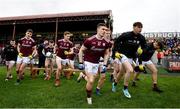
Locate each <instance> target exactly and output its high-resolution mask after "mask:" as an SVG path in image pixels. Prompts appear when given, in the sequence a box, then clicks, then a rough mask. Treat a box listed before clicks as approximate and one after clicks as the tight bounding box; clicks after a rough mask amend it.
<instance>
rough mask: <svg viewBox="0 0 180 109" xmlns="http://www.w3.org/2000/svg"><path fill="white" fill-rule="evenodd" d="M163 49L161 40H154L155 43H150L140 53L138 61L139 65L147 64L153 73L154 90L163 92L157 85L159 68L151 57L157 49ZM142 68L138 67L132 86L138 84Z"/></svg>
mask: <svg viewBox="0 0 180 109" xmlns="http://www.w3.org/2000/svg"><path fill="white" fill-rule="evenodd" d="M159 49H161V50H162V49H163V44H162V43H161V42H158V41H157V42H156V41H155V42H153V43H148V45H147V46H146V49H144V50H143V53H142V54H141V55H140V58H139V61H137V65H139V64H141V63H142V65H144V66H146V67H147V68H148V69H149V70H150V71H151V73H152V81H153V91H156V92H159V93H160V92H162V90H160V89H159V88H158V86H157V73H158V70H157V68H156V66H155V65H154V64H153V63H152V61H151V57H152V55H153V54H154V52H155V50H159ZM140 71H141V70H139V69H136V70H135V73H134V79H133V84H132V86H136V79H137V77H138V75H139V73H140Z"/></svg>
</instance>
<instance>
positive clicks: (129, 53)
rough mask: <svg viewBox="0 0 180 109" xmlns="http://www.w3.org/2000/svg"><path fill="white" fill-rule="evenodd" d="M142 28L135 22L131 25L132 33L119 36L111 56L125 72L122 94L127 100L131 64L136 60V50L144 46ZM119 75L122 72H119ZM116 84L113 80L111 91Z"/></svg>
mask: <svg viewBox="0 0 180 109" xmlns="http://www.w3.org/2000/svg"><path fill="white" fill-rule="evenodd" d="M142 27H143V25H142V23H141V22H135V23H134V24H133V31H131V32H126V33H123V34H121V35H120V36H119V37H118V38H117V39H116V41H115V43H114V51H113V55H114V57H116V58H119V59H120V62H121V63H122V69H124V71H125V75H124V88H123V94H124V95H125V97H127V98H131V95H130V93H129V91H128V84H129V78H130V74H131V73H133V67H132V65H131V64H133V60H134V59H136V58H137V49H138V48H139V46H141V47H142V49H143V48H145V46H146V40H145V37H144V36H143V35H142V34H141V31H142ZM120 73H123V72H122V71H120ZM119 76H121V74H119ZM117 82H118V81H117V80H115V82H113V83H112V90H114V91H115V88H116V85H117Z"/></svg>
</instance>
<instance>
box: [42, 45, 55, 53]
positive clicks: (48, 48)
mask: <svg viewBox="0 0 180 109" xmlns="http://www.w3.org/2000/svg"><path fill="white" fill-rule="evenodd" d="M44 51H45V54H46V53H47V52H51V53H54V47H50V46H47V47H45V48H44Z"/></svg>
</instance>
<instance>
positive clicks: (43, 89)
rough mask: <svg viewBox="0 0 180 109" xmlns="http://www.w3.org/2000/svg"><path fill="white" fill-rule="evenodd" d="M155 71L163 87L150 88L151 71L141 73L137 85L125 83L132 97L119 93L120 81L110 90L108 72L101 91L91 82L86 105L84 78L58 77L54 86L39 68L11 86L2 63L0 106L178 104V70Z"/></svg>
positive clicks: (66, 106)
mask: <svg viewBox="0 0 180 109" xmlns="http://www.w3.org/2000/svg"><path fill="white" fill-rule="evenodd" d="M159 71H160V74H161V75H159V80H158V82H159V86H160V88H161V89H162V90H163V91H164V92H163V93H161V94H159V93H156V92H153V91H152V82H151V75H150V74H146V75H145V74H142V75H141V76H140V81H138V82H137V85H138V86H137V87H131V86H130V87H129V91H130V93H131V95H132V98H131V99H127V98H125V97H124V95H123V94H122V87H123V86H122V81H121V82H120V84H118V89H117V92H116V93H112V92H111V82H110V81H109V74H108V75H107V80H106V82H105V84H104V87H103V88H102V90H101V92H102V93H103V95H102V96H96V95H95V86H94V90H93V105H88V104H87V102H86V92H85V84H86V82H85V81H84V80H82V81H81V82H80V83H77V82H76V78H77V76H78V75H77V74H76V75H75V76H74V77H73V78H71V79H70V80H67V79H65V78H63V77H61V83H62V84H61V86H60V87H54V78H52V79H51V80H50V81H44V80H43V78H44V77H43V75H42V72H41V75H39V76H38V77H37V78H36V79H31V78H30V76H29V72H28V71H27V72H26V75H25V79H24V80H23V81H22V84H20V85H19V86H15V85H14V83H15V81H16V79H15V77H16V74H15V72H14V74H13V76H14V78H13V79H12V80H10V81H8V82H5V81H4V78H5V67H0V108H88V107H90V108H132V107H133V108H174V107H177V108H180V73H179V74H176V75H171V74H167V71H166V70H164V69H162V68H160V69H159ZM96 84H97V83H96ZM96 84H95V85H96Z"/></svg>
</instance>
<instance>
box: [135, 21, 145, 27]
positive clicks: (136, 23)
mask: <svg viewBox="0 0 180 109" xmlns="http://www.w3.org/2000/svg"><path fill="white" fill-rule="evenodd" d="M136 26H137V27H139V28H143V24H142V23H141V22H135V23H134V24H133V27H136Z"/></svg>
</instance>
